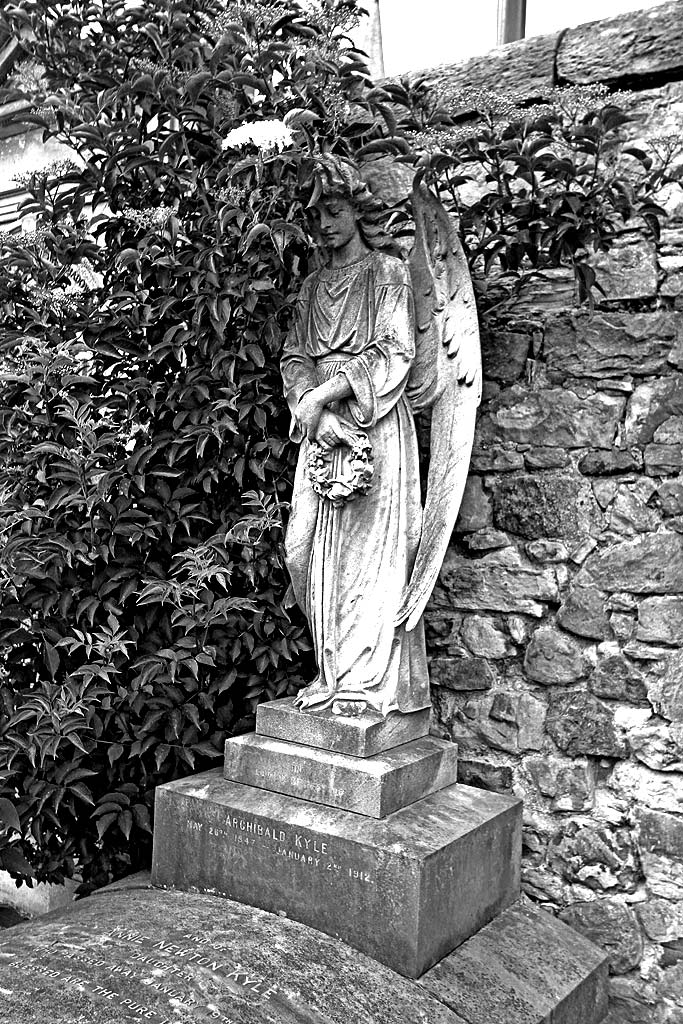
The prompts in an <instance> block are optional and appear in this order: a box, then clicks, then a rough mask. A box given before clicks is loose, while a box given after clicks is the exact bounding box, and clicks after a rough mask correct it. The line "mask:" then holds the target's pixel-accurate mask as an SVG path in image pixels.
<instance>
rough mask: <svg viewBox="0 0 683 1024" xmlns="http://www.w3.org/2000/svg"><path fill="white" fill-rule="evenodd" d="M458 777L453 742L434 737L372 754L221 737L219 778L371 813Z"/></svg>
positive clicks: (394, 808)
mask: <svg viewBox="0 0 683 1024" xmlns="http://www.w3.org/2000/svg"><path fill="white" fill-rule="evenodd" d="M457 776H458V750H457V747H456V746H455V745H454V744H453V743H446V742H444V741H443V740H438V739H435V738H434V737H433V736H424V737H423V738H422V739H419V740H412V741H411V742H410V743H404V744H402V745H401V746H400V747H392V749H391V750H385V751H383V752H382V753H381V754H375V755H374V756H373V757H352V756H351V755H349V754H338V753H336V752H334V751H329V750H320V749H317V748H316V747H305V746H303V745H302V744H300V743H288V742H286V741H283V740H274V739H272V738H271V737H270V736H257V735H255V734H253V733H252V734H249V735H246V736H236V737H234V738H233V739H229V740H226V742H225V763H224V767H223V777H224V778H225V779H227V780H228V781H229V782H239V783H241V784H242V785H243V786H255V787H256V788H257V789H265V790H269V791H270V792H275V793H284V794H286V795H287V796H295V797H298V798H299V799H301V800H311V801H313V803H317V804H325V805H326V806H327V807H340V808H342V809H343V810H346V811H354V812H355V813H356V814H367V815H369V816H370V817H373V818H385V817H386V816H387V814H392V813H393V812H394V811H398V810H400V809H401V807H406V806H407V805H408V804H412V803H414V802H415V801H416V800H421V799H422V797H425V796H429V795H430V794H431V793H435V792H437V790H439V789H444V788H445V787H446V786H452V785H453V783H454V782H456V781H457Z"/></svg>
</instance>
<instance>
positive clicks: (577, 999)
mask: <svg viewBox="0 0 683 1024" xmlns="http://www.w3.org/2000/svg"><path fill="white" fill-rule="evenodd" d="M419 984H420V986H421V987H423V988H426V989H427V990H428V991H429V992H431V993H432V995H434V996H436V998H437V999H438V1000H439V1001H441V1002H443V1003H445V1005H446V1006H449V1007H451V1008H452V1009H453V1010H454V1011H457V1012H458V1013H460V1014H462V1016H463V1017H464V1018H465V1020H467V1021H468V1024H551V1022H552V1024H598V1022H599V1021H601V1020H602V1019H603V1017H604V1016H605V1013H606V1012H607V958H606V957H605V954H604V953H603V952H602V950H600V949H599V948H598V947H597V946H595V945H594V944H593V943H592V942H590V941H589V940H588V939H586V938H584V937H583V936H582V935H579V934H578V933H577V932H575V931H573V930H572V929H571V928H568V927H567V925H565V924H563V923H562V922H561V921H558V920H557V919H556V918H554V917H551V916H550V915H549V914H545V913H543V912H542V911H540V910H537V909H536V908H535V907H532V906H530V905H527V904H526V903H519V904H516V905H515V906H514V907H510V908H508V910H505V911H504V912H503V913H502V914H500V916H499V917H497V918H496V920H495V921H493V922H492V923H491V924H490V925H487V927H486V928H483V929H482V930H481V931H480V932H479V933H478V934H477V935H475V936H474V937H473V938H471V939H470V940H469V941H468V942H466V943H465V944H464V945H463V946H461V947H460V949H459V950H458V951H457V952H456V953H455V954H453V955H452V956H450V957H447V958H446V959H445V960H442V961H441V963H440V964H437V965H436V967H433V968H432V969H431V971H428V972H427V974H425V975H424V977H423V978H421V979H420V982H419Z"/></svg>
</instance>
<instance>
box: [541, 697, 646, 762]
mask: <svg viewBox="0 0 683 1024" xmlns="http://www.w3.org/2000/svg"><path fill="white" fill-rule="evenodd" d="M546 731H547V733H548V735H549V736H550V737H551V739H553V740H554V741H555V743H556V744H557V746H558V747H559V748H560V750H563V751H564V752H565V753H566V754H569V756H570V757H576V755H577V754H588V755H589V756H590V757H625V756H626V754H627V753H628V748H627V746H626V743H625V740H624V738H623V736H621V735H620V734H619V731H618V729H617V726H616V723H615V720H614V711H613V709H612V708H611V707H608V705H607V704H603V703H602V701H599V700H596V698H595V697H594V696H593V695H592V694H590V693H582V692H581V691H575V692H573V693H556V694H553V696H552V699H551V702H550V710H549V711H548V717H547V719H546Z"/></svg>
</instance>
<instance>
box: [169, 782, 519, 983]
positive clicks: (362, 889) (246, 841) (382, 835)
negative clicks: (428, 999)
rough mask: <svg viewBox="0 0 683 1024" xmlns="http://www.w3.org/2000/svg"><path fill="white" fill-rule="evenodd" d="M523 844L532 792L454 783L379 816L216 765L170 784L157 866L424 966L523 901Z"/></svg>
mask: <svg viewBox="0 0 683 1024" xmlns="http://www.w3.org/2000/svg"><path fill="white" fill-rule="evenodd" d="M520 846H521V804H520V802H519V801H518V800H515V799H512V798H510V797H504V796H501V795H499V794H494V793H486V792H484V791H482V790H478V789H470V788H469V787H467V786H461V785H456V786H449V787H448V788H447V789H442V790H440V792H438V793H435V794H433V795H432V796H429V797H426V798H425V799H424V800H420V801H418V802H417V803H415V804H411V805H410V806H409V807H405V808H403V809H402V810H400V811H396V812H395V813H394V814H392V815H391V816H390V817H388V818H384V819H382V820H381V821H378V820H376V819H374V818H367V817H362V816H361V815H358V814H353V813H352V812H350V811H342V810H337V809H335V808H329V807H321V806H319V805H316V804H311V803H308V802H306V801H303V800H297V799H296V798H294V797H289V796H283V795H281V794H279V793H267V792H265V791H264V790H260V789H255V788H253V787H251V786H242V785H239V784H237V783H232V782H227V781H225V780H224V779H223V778H221V772H220V769H217V770H214V771H210V772H205V773H204V774H202V775H195V776H194V777H192V778H188V779H183V780H180V781H177V782H171V783H168V784H167V785H164V786H160V787H159V788H158V789H157V793H156V819H155V831H154V855H153V869H152V878H153V881H154V883H155V884H156V885H160V886H164V887H168V888H175V889H184V890H192V891H199V892H210V893H212V894H214V895H217V896H226V897H227V898H228V899H236V900H238V901H239V902H242V903H247V904H249V905H251V906H255V907H260V908H262V909H264V910H270V911H273V912H276V913H285V914H286V915H287V916H288V917H291V918H293V919H295V920H297V921H301V922H303V923H304V924H308V925H311V926H312V927H313V928H317V929H319V930H320V931H322V932H325V933H326V934H328V935H334V936H336V937H338V938H341V939H343V941H344V942H347V943H348V944H349V945H350V946H353V947H354V948H355V949H360V950H361V951H362V952H365V953H367V954H368V955H370V956H372V957H374V958H375V959H376V960H379V961H380V963H385V964H387V965H388V966H390V967H392V968H393V969H394V970H396V971H398V972H399V973H401V974H404V975H406V976H407V977H412V978H415V977H419V976H420V975H421V974H422V973H424V971H426V970H427V969H428V968H429V967H431V966H432V965H433V964H435V963H436V962H437V961H438V960H440V959H441V958H442V957H444V956H446V955H447V954H448V953H449V952H451V951H452V950H453V949H454V948H456V947H457V946H458V945H460V944H461V943H462V942H464V941H465V939H467V938H469V936H470V935H473V934H474V933H475V932H476V931H478V930H479V929H480V928H482V927H483V926H484V925H485V924H487V923H488V922H489V921H490V920H492V918H494V917H495V916H496V915H497V914H498V913H499V912H500V911H501V910H503V909H504V908H505V907H506V906H508V905H509V904H510V903H511V902H513V901H514V899H515V898H516V897H517V895H518V892H519V858H520ZM218 916H220V914H218Z"/></svg>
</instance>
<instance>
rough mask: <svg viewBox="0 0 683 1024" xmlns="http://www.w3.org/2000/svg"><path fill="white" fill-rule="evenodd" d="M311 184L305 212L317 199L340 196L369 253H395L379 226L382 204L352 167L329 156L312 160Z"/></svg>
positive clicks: (382, 211)
mask: <svg viewBox="0 0 683 1024" xmlns="http://www.w3.org/2000/svg"><path fill="white" fill-rule="evenodd" d="M313 180H314V187H313V192H312V195H311V199H310V201H309V203H308V206H309V208H310V207H313V206H315V205H316V204H317V203H318V202H319V200H320V199H321V198H325V199H329V198H330V197H331V196H340V197H341V198H342V199H345V200H347V202H350V203H351V204H352V205H353V206H354V208H355V210H356V211H357V213H358V228H359V231H360V233H361V235H362V237H363V241H364V242H365V243H366V244H367V245H368V246H369V247H370V248H371V249H382V250H384V251H389V252H398V251H399V250H398V247H397V246H396V244H395V243H394V241H393V240H392V239H391V237H390V236H389V235H388V234H387V232H386V230H385V228H384V225H383V224H382V223H381V220H382V214H383V213H384V211H385V204H384V203H383V202H382V200H381V199H379V198H378V197H377V196H375V195H374V194H373V192H372V190H371V188H370V186H369V185H368V183H367V182H366V181H364V180H363V177H362V174H361V171H360V170H359V169H358V167H356V166H355V164H353V163H351V161H349V160H346V159H344V158H343V157H340V156H337V155H335V154H332V153H325V154H322V155H320V156H316V157H315V160H314V170H313Z"/></svg>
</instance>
